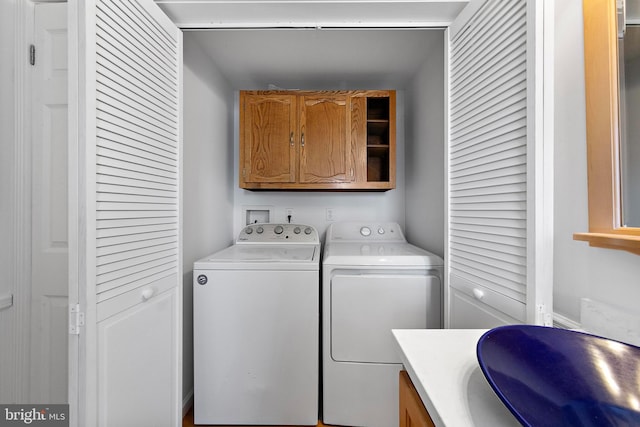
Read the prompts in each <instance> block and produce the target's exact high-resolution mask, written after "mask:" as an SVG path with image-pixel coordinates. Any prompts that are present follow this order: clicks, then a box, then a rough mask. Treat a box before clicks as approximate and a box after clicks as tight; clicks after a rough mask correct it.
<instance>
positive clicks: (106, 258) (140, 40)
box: [70, 0, 182, 426]
mask: <svg viewBox="0 0 640 427" xmlns="http://www.w3.org/2000/svg"><path fill="white" fill-rule="evenodd" d="M71 17H72V21H73V22H74V23H75V24H77V26H75V27H73V29H72V33H71V37H73V42H75V43H77V45H76V46H72V49H76V50H77V51H78V52H79V53H78V56H77V57H76V58H73V59H72V62H75V61H77V63H76V64H75V67H76V70H77V76H76V77H77V79H78V86H77V100H78V104H77V111H75V113H76V116H74V117H73V118H72V123H75V122H77V126H76V129H77V134H76V135H74V136H75V138H77V139H76V140H75V144H76V146H75V149H76V151H75V155H77V157H74V155H72V161H71V162H70V163H71V164H74V163H75V164H77V171H78V172H77V175H74V172H72V173H71V174H72V176H71V182H72V183H75V185H77V191H78V194H77V195H76V197H77V200H76V202H77V211H76V212H75V215H77V218H76V219H77V224H75V225H74V227H76V229H75V230H76V231H75V232H76V233H77V235H76V237H75V239H76V240H75V243H76V244H77V247H75V248H74V250H75V255H76V257H75V258H74V260H73V261H72V262H71V267H72V269H75V271H77V282H75V283H74V282H73V277H72V283H71V290H72V292H71V293H70V295H71V294H74V295H75V296H76V297H77V300H78V302H79V311H80V312H82V313H84V315H85V325H84V327H80V328H77V332H78V333H79V335H78V336H79V338H78V341H77V342H76V345H75V352H76V353H75V354H76V355H78V361H77V363H78V365H77V366H76V367H72V375H74V374H75V375H76V376H77V385H78V390H77V393H78V394H77V395H76V396H75V398H77V402H78V412H77V413H75V412H74V410H73V409H72V411H71V412H72V415H76V416H77V425H97V426H118V425H123V424H122V422H127V423H134V424H136V423H137V421H136V420H141V419H140V414H150V413H154V414H155V418H154V421H153V424H154V425H157V426H162V425H166V426H177V425H179V423H180V419H181V412H182V411H181V409H182V408H181V404H182V389H181V372H180V370H181V357H182V332H181V329H182V324H181V321H182V320H181V318H182V315H181V308H182V302H181V295H182V290H181V282H182V271H181V264H182V263H181V256H182V254H181V250H182V249H181V248H182V246H181V245H182V243H181V214H180V207H181V172H180V170H181V150H182V149H181V143H182V141H181V114H180V108H181V106H180V101H181V64H182V34H181V32H180V30H179V29H178V28H177V27H176V26H175V25H174V24H173V23H172V22H171V21H170V20H169V19H168V18H167V17H166V16H165V15H164V14H163V13H162V11H161V10H160V9H159V8H158V7H157V6H156V5H155V3H154V2H153V1H152V0H126V1H118V2H114V1H110V0H91V1H84V2H77V3H74V4H73V8H72V11H71ZM73 42H72V43H73ZM72 65H74V64H72ZM71 92H72V94H73V92H74V89H72V91H71ZM72 218H73V214H72ZM72 222H73V219H72ZM72 276H73V275H72ZM74 292H75V293H74ZM73 348H74V345H73V343H72V345H71V349H72V350H73ZM72 365H73V360H72ZM72 388H73V386H72ZM70 396H71V399H72V400H71V404H72V405H74V404H75V403H76V400H75V399H74V395H73V394H71V395H70ZM134 402H135V404H134ZM147 420H148V419H147ZM141 422H143V423H144V421H142V420H141Z"/></svg>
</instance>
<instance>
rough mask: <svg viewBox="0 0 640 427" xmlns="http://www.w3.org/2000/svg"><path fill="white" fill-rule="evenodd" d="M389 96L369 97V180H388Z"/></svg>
mask: <svg viewBox="0 0 640 427" xmlns="http://www.w3.org/2000/svg"><path fill="white" fill-rule="evenodd" d="M389 111H390V108H389V97H387V96H384V97H375V98H374V97H370V98H367V181H368V182H388V181H389V172H390V163H389Z"/></svg>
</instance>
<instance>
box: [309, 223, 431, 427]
mask: <svg viewBox="0 0 640 427" xmlns="http://www.w3.org/2000/svg"><path fill="white" fill-rule="evenodd" d="M442 277H443V261H442V259H441V258H440V257H438V256H437V255H434V254H432V253H430V252H427V251H425V250H422V249H420V248H418V247H416V246H413V245H411V244H409V243H407V241H406V239H405V238H404V235H403V233H402V230H401V229H400V226H399V225H398V224H396V223H378V222H376V223H358V222H343V223H333V224H331V225H330V226H329V228H328V229H327V234H326V240H325V248H324V255H323V267H322V304H323V305H322V307H323V308H322V316H323V317H322V328H323V329H322V368H323V374H322V375H323V380H322V390H323V391H322V420H323V422H324V423H325V424H331V425H341V426H366V427H392V426H397V425H398V381H399V378H398V375H399V371H400V370H401V369H402V363H401V360H400V357H399V355H398V353H397V350H396V344H395V342H394V340H393V335H392V333H391V329H422V328H441V327H442V293H443V289H442ZM434 351H437V349H434Z"/></svg>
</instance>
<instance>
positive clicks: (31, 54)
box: [29, 44, 36, 65]
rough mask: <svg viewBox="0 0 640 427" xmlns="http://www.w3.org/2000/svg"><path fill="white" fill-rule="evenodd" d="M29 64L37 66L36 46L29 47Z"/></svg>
mask: <svg viewBox="0 0 640 427" xmlns="http://www.w3.org/2000/svg"><path fill="white" fill-rule="evenodd" d="M29 64H31V65H36V46H35V45H33V44H31V45H29Z"/></svg>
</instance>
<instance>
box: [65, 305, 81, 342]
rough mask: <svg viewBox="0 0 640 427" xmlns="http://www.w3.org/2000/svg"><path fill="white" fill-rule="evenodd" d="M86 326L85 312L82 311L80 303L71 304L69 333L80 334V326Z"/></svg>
mask: <svg viewBox="0 0 640 427" xmlns="http://www.w3.org/2000/svg"><path fill="white" fill-rule="evenodd" d="M81 326H84V313H83V312H81V311H80V304H71V305H70V306H69V335H80V327H81Z"/></svg>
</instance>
